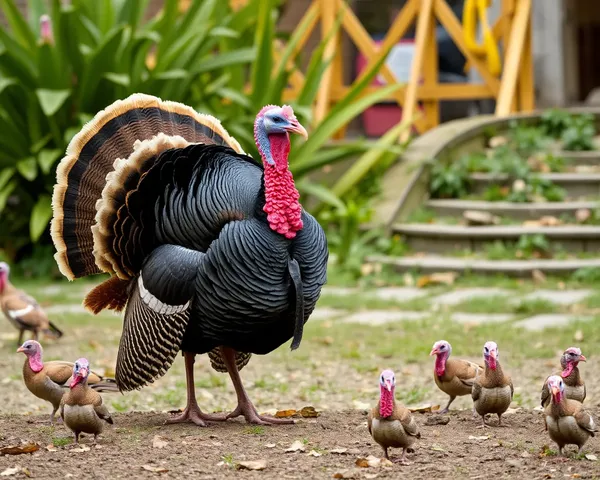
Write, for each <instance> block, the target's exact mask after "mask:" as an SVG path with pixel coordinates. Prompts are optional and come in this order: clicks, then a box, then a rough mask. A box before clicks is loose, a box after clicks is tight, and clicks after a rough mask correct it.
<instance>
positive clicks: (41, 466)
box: [0, 407, 600, 480]
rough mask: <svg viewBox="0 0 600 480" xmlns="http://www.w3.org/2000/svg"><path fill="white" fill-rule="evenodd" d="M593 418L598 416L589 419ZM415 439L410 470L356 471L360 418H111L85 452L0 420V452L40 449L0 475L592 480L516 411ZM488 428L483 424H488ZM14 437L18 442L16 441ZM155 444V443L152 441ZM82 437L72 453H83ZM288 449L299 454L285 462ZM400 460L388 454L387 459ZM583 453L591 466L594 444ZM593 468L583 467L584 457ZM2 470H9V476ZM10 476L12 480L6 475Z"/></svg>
mask: <svg viewBox="0 0 600 480" xmlns="http://www.w3.org/2000/svg"><path fill="white" fill-rule="evenodd" d="M592 412H593V414H594V415H595V416H596V418H599V414H600V409H599V408H597V407H594V408H593V409H592ZM415 415H416V416H417V420H418V422H419V424H420V425H421V434H422V438H421V440H420V441H418V442H417V444H416V446H415V453H413V454H409V460H410V461H411V465H409V466H401V465H398V464H394V465H392V466H375V467H358V466H356V461H357V459H359V458H366V457H368V456H369V455H373V456H375V457H381V454H382V451H381V449H380V448H379V446H378V445H377V444H376V443H375V442H374V441H373V440H372V439H371V437H370V436H369V434H368V431H367V427H366V412H365V411H360V410H352V411H346V412H324V413H323V414H321V415H320V416H319V417H318V418H316V419H300V420H299V421H298V423H296V424H295V425H289V426H274V427H265V428H261V427H249V426H248V425H247V424H245V423H244V422H243V421H242V420H239V421H237V420H236V421H234V420H231V421H229V422H227V423H219V424H211V425H210V426H209V427H208V428H199V427H195V426H191V425H163V422H164V420H165V419H166V418H167V416H168V414H166V413H151V412H149V413H131V414H117V415H115V417H114V419H115V425H114V427H111V428H109V429H107V430H106V431H105V433H104V434H103V436H102V437H101V438H100V440H99V444H98V445H97V446H91V448H90V449H89V450H87V449H86V448H85V447H84V449H83V450H84V451H81V450H82V449H81V448H76V447H74V446H73V445H63V446H57V447H55V446H53V443H54V444H55V445H56V444H61V443H65V441H66V438H65V437H69V432H68V431H67V429H66V428H65V427H64V426H62V425H60V426H57V427H55V428H52V427H49V426H40V425H39V424H35V423H31V422H32V421H43V420H46V418H47V417H25V416H20V415H4V416H1V417H0V432H1V433H0V447H4V446H7V445H14V444H16V443H20V442H21V441H23V440H25V441H32V442H36V443H38V444H39V445H40V446H41V448H40V449H39V450H38V451H36V452H34V453H32V454H24V455H18V456H15V455H6V456H0V474H2V472H5V471H6V470H7V469H14V468H16V467H19V470H18V471H17V473H15V474H14V475H12V476H9V475H7V474H3V475H6V476H7V478H25V477H26V476H30V477H31V478H40V479H41V478H99V479H104V478H106V479H108V478H157V477H160V476H162V477H163V478H197V479H224V478H244V479H261V480H267V479H313V478H314V479H320V478H356V479H363V478H364V479H374V478H377V479H391V478H399V477H401V476H402V477H404V476H408V477H409V478H412V479H430V478H436V479H439V478H469V479H478V478H482V479H483V478H486V479H489V478H494V479H498V478H531V479H538V478H540V479H547V478H600V462H598V461H593V460H589V459H586V458H576V454H575V450H574V447H571V449H570V450H568V453H569V455H570V458H569V459H568V460H565V459H563V458H559V457H557V456H556V454H555V452H554V451H552V450H553V449H555V448H556V447H555V445H554V444H552V443H551V442H550V441H549V438H548V437H547V435H546V434H545V433H544V431H543V423H542V421H543V420H542V414H541V413H540V412H539V411H532V410H521V409H518V410H517V411H515V412H512V413H511V414H510V415H507V416H506V418H505V423H506V426H505V427H500V428H498V427H495V428H494V427H491V428H487V429H484V430H482V429H477V428H476V427H477V425H479V422H478V421H477V420H475V419H473V418H472V417H471V413H470V412H469V411H466V410H465V411H460V412H451V414H450V416H449V417H450V422H449V423H448V424H447V425H431V426H428V425H427V424H426V423H428V422H430V421H431V418H432V417H435V415H434V414H415ZM493 421H494V420H492V422H491V423H493ZM17 432H18V434H17ZM157 436H158V438H157ZM89 442H91V437H89V436H86V437H85V438H84V439H83V440H82V445H86V447H87V446H88V445H89V444H90V443H89ZM294 442H299V443H298V445H300V444H301V445H302V448H301V450H304V451H301V450H300V451H295V452H286V449H288V448H289V447H291V445H292V444H293V443H294ZM399 453H400V452H399V451H397V450H394V451H393V452H392V454H393V455H392V459H393V458H394V457H397V456H398V454H399ZM585 453H586V454H588V455H590V454H592V455H596V456H599V457H600V444H599V443H598V439H597V437H596V438H592V439H591V440H590V441H589V442H588V444H587V446H586V449H585ZM592 458H593V457H592ZM258 460H264V461H265V462H266V467H265V468H264V470H260V471H249V470H243V469H240V468H239V466H238V464H239V462H244V461H258ZM10 471H11V470H9V472H10ZM12 471H14V470H12Z"/></svg>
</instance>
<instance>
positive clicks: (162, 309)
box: [138, 275, 190, 315]
mask: <svg viewBox="0 0 600 480" xmlns="http://www.w3.org/2000/svg"><path fill="white" fill-rule="evenodd" d="M138 288H139V289H140V297H141V299H142V301H143V302H144V304H145V305H147V306H148V308H150V309H151V310H153V311H155V312H156V313H160V314H162V315H173V314H174V313H180V312H183V311H184V310H187V308H188V307H189V306H190V302H189V301H188V302H186V303H185V304H184V305H169V304H167V303H164V302H161V301H160V300H159V299H158V298H156V297H155V296H154V295H152V293H150V292H149V291H148V290H147V289H146V287H145V286H144V281H143V280H142V276H141V275H140V276H139V277H138Z"/></svg>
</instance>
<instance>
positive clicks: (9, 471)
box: [0, 465, 21, 477]
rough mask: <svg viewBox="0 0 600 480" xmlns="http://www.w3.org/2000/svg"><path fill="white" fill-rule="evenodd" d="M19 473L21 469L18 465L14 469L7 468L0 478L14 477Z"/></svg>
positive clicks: (0, 474)
mask: <svg viewBox="0 0 600 480" xmlns="http://www.w3.org/2000/svg"><path fill="white" fill-rule="evenodd" d="M20 472H21V467H19V466H18V465H17V466H16V467H10V468H7V469H6V470H3V471H2V472H1V473H0V477H10V476H11V475H16V474H17V473H20Z"/></svg>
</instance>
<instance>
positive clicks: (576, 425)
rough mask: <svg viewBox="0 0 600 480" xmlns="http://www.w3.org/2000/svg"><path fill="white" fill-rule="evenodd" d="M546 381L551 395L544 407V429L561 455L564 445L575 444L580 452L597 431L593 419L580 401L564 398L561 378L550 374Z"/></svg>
mask: <svg viewBox="0 0 600 480" xmlns="http://www.w3.org/2000/svg"><path fill="white" fill-rule="evenodd" d="M546 383H547V387H546V388H547V389H548V391H549V392H550V395H551V401H550V404H549V405H548V406H547V407H546V408H545V409H544V415H545V419H544V420H545V427H546V430H547V431H548V434H549V435H550V438H551V439H552V440H553V441H554V442H555V443H556V444H557V445H558V451H559V453H560V454H561V455H564V453H563V448H564V447H565V445H577V448H578V449H579V453H581V451H582V449H583V446H584V445H585V443H586V442H587V441H588V439H589V438H590V437H594V436H595V434H596V432H597V431H598V430H597V429H596V424H595V423H594V419H593V418H592V416H591V415H590V414H589V413H588V412H587V411H586V410H585V409H584V407H583V404H582V403H581V402H578V401H577V400H570V399H567V398H566V392H565V382H564V379H563V378H561V377H559V376H558V375H552V376H551V377H549V378H548V381H547V382H546Z"/></svg>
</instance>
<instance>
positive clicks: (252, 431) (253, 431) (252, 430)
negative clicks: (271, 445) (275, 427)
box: [242, 425, 265, 435]
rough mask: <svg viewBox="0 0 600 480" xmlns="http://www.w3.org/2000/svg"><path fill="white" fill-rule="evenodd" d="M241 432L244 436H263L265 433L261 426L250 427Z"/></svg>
mask: <svg viewBox="0 0 600 480" xmlns="http://www.w3.org/2000/svg"><path fill="white" fill-rule="evenodd" d="M242 432H243V433H245V434H246V435H263V434H264V433H265V427H263V426H261V425H252V426H249V427H246V428H244V430H242Z"/></svg>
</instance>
